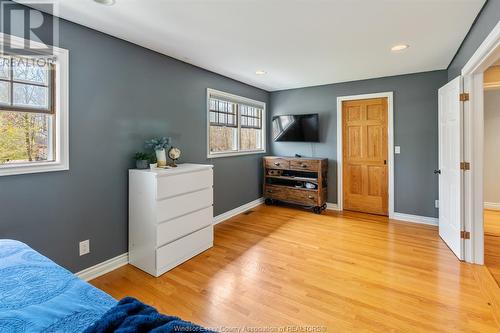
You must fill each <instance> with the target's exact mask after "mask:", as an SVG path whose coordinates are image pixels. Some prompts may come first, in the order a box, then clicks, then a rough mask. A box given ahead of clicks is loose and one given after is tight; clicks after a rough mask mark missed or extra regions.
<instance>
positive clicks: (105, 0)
mask: <svg viewBox="0 0 500 333" xmlns="http://www.w3.org/2000/svg"><path fill="white" fill-rule="evenodd" d="M94 1H95V2H97V3H98V4H100V5H105V6H113V5H114V4H115V3H116V0H94Z"/></svg>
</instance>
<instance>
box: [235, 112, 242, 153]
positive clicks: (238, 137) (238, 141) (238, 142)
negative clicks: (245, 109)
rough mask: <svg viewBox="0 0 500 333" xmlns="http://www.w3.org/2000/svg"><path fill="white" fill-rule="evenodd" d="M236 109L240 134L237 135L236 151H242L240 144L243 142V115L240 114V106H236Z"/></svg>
mask: <svg viewBox="0 0 500 333" xmlns="http://www.w3.org/2000/svg"><path fill="white" fill-rule="evenodd" d="M235 107H236V122H237V125H238V132H237V133H236V144H237V146H236V150H237V151H238V152H239V151H241V147H240V142H241V113H240V105H239V104H235Z"/></svg>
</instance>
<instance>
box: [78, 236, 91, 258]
mask: <svg viewBox="0 0 500 333" xmlns="http://www.w3.org/2000/svg"><path fill="white" fill-rule="evenodd" d="M87 253H90V240H88V239H87V240H84V241H81V242H80V255H81V256H83V255H84V254H87Z"/></svg>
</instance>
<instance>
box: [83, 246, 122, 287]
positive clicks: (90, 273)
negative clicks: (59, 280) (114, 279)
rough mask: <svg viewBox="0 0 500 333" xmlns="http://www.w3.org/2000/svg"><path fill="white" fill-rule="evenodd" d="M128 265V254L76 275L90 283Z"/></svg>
mask: <svg viewBox="0 0 500 333" xmlns="http://www.w3.org/2000/svg"><path fill="white" fill-rule="evenodd" d="M126 264H128V252H127V253H124V254H120V255H119V256H117V257H114V258H111V259H109V260H106V261H104V262H101V263H100V264H97V265H94V266H92V267H89V268H86V269H84V270H82V271H79V272H78V273H75V275H76V276H78V277H79V278H80V279H82V280H84V281H90V280H92V279H95V278H97V277H99V276H101V275H104V274H106V273H109V272H111V271H113V270H115V269H117V268H120V267H122V266H125V265H126Z"/></svg>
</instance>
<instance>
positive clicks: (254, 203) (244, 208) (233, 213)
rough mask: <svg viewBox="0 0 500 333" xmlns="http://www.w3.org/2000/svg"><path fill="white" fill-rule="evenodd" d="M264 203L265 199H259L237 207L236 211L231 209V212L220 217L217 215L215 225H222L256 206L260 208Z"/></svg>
mask: <svg viewBox="0 0 500 333" xmlns="http://www.w3.org/2000/svg"><path fill="white" fill-rule="evenodd" d="M263 202H264V198H258V199H256V200H254V201H250V202H248V203H246V204H244V205H241V206H239V207H236V208H234V209H231V210H230V211H227V212H225V213H222V214H220V215H217V216H215V217H214V223H213V224H214V225H215V224H218V223H221V222H222V221H225V220H228V219H230V218H231V217H233V216H236V215H238V214H241V213H243V212H246V211H247V210H249V209H252V208H254V207H255V206H258V205H260V204H262V203H263Z"/></svg>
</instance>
